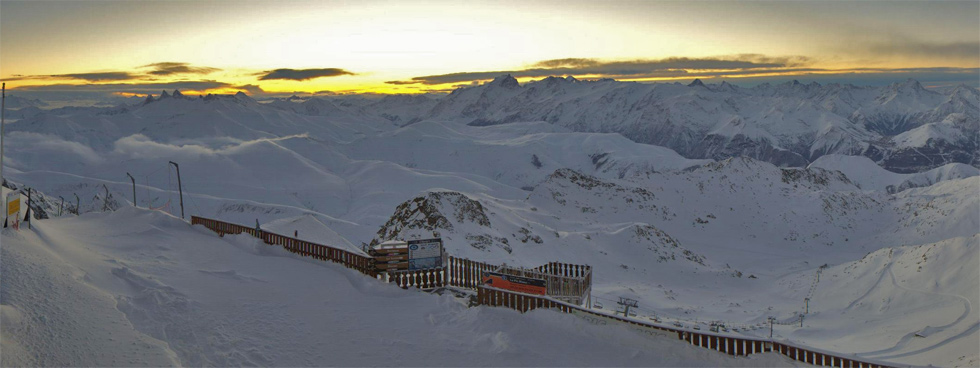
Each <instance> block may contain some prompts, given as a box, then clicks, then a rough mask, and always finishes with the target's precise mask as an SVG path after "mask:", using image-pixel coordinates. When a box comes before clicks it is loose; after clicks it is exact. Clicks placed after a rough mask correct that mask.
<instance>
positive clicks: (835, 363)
mask: <svg viewBox="0 0 980 368" xmlns="http://www.w3.org/2000/svg"><path fill="white" fill-rule="evenodd" d="M477 300H478V301H479V303H480V304H481V305H487V306H494V307H506V308H510V309H514V310H517V311H519V312H521V313H524V312H527V311H531V310H534V309H539V308H547V309H553V310H556V311H560V312H562V313H571V314H576V315H581V316H585V317H586V318H589V319H593V320H596V321H598V319H596V318H600V319H605V320H612V321H615V322H618V323H624V324H627V325H631V326H635V327H637V328H642V329H649V330H659V331H663V332H664V333H665V335H667V336H677V338H678V339H680V340H684V341H687V342H688V343H690V344H691V345H695V346H699V347H703V348H706V349H711V350H716V351H719V352H722V353H726V354H729V355H735V356H747V355H749V354H755V353H764V352H772V351H775V352H777V353H779V354H782V355H785V356H787V357H789V358H790V359H793V360H796V361H799V362H805V363H809V364H813V365H817V366H827V367H845V368H849V367H855V368H884V367H890V363H887V362H873V361H869V360H867V359H861V358H859V357H856V356H851V357H847V356H842V355H841V354H835V353H830V352H826V351H821V350H818V349H812V348H806V347H800V346H796V345H794V344H791V343H788V342H780V341H772V340H768V339H760V338H751V337H741V336H726V335H721V334H713V333H706V332H700V331H690V330H684V329H678V328H673V327H668V326H663V325H655V324H651V323H647V322H642V321H636V320H632V319H629V318H625V317H620V316H615V315H609V314H605V313H599V312H596V311H594V310H591V309H589V308H583V307H581V306H579V305H575V304H570V303H565V302H563V301H560V300H556V299H553V298H549V297H547V296H541V295H531V294H524V293H519V292H514V291H510V290H503V289H497V288H493V287H488V286H480V288H479V290H478V291H477Z"/></svg>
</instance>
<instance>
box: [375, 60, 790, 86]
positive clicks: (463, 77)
mask: <svg viewBox="0 0 980 368" xmlns="http://www.w3.org/2000/svg"><path fill="white" fill-rule="evenodd" d="M808 61H809V59H807V58H806V57H802V56H790V57H769V56H764V55H759V54H740V55H733V56H727V57H717V58H685V57H674V58H666V59H657V60H646V59H641V60H626V61H603V60H599V59H589V58H566V59H552V60H544V61H539V62H537V63H534V64H532V65H531V67H530V68H527V69H521V70H497V71H486V72H461V73H449V74H439V75H428V76H422V77H415V78H412V79H411V80H407V81H388V82H385V83H388V84H396V85H398V84H427V85H438V84H447V83H461V82H471V81H478V80H488V79H493V78H494V77H497V76H499V75H503V74H510V75H512V76H514V77H518V78H522V77H525V78H527V77H532V78H533V77H546V76H551V75H595V76H600V77H605V78H629V79H641V78H668V77H678V76H684V75H687V74H690V73H693V72H695V71H713V70H736V71H752V70H765V69H773V68H786V67H795V66H801V65H805V64H806V63H807V62H808Z"/></svg>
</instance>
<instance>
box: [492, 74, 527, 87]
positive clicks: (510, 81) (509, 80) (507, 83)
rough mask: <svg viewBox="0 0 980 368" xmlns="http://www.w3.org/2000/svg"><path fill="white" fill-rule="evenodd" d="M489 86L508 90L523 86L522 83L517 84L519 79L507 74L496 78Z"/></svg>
mask: <svg viewBox="0 0 980 368" xmlns="http://www.w3.org/2000/svg"><path fill="white" fill-rule="evenodd" d="M489 86H491V87H494V86H498V87H503V88H507V89H514V88H518V87H520V86H521V85H520V83H518V82H517V78H514V77H513V76H511V75H510V74H507V75H501V76H499V77H497V78H494V79H493V81H492V82H490V84H489Z"/></svg>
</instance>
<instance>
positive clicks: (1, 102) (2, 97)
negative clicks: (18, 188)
mask: <svg viewBox="0 0 980 368" xmlns="http://www.w3.org/2000/svg"><path fill="white" fill-rule="evenodd" d="M6 115H7V83H3V85H2V86H0V182H5V180H4V179H3V131H4V126H5V125H7V124H5V123H6V119H5V117H6ZM0 197H3V199H0V201H2V203H3V216H4V218H7V217H10V216H7V196H0ZM4 223H5V224H6V222H4Z"/></svg>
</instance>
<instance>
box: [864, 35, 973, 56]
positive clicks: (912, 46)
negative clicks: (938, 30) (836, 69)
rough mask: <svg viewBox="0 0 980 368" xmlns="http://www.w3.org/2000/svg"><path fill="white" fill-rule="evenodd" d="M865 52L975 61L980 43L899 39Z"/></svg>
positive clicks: (875, 46) (871, 47)
mask: <svg viewBox="0 0 980 368" xmlns="http://www.w3.org/2000/svg"><path fill="white" fill-rule="evenodd" d="M866 50H867V51H869V52H871V53H872V54H875V55H886V56H916V57H941V58H955V59H968V60H976V58H977V55H980V43H977V42H921V41H916V40H911V39H900V40H893V41H889V42H879V43H872V44H870V45H868V46H867V49H866Z"/></svg>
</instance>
